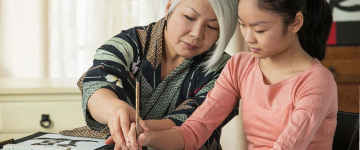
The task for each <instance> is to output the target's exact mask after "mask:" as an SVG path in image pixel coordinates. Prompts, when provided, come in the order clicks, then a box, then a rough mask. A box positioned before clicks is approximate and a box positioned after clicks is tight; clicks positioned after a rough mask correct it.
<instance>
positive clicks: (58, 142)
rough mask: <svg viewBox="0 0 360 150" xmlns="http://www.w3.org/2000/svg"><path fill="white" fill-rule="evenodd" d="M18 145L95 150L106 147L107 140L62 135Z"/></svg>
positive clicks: (40, 137) (42, 137) (41, 137)
mask: <svg viewBox="0 0 360 150" xmlns="http://www.w3.org/2000/svg"><path fill="white" fill-rule="evenodd" d="M16 144H21V145H40V146H41V145H53V146H61V147H71V150H93V149H96V148H99V147H102V146H105V140H102V139H93V138H81V137H72V136H64V135H61V134H45V135H42V136H39V137H36V138H34V139H31V140H27V141H25V142H21V143H16Z"/></svg>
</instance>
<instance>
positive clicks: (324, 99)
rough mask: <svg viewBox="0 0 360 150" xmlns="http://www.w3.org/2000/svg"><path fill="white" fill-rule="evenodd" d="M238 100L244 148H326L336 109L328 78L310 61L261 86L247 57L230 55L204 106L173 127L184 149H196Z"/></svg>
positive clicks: (256, 66)
mask: <svg viewBox="0 0 360 150" xmlns="http://www.w3.org/2000/svg"><path fill="white" fill-rule="evenodd" d="M240 98H241V104H242V117H243V123H244V128H245V133H246V139H247V144H248V145H247V149H250V150H253V149H274V150H275V149H276V150H280V149H286V150H290V149H296V150H303V149H307V150H331V149H332V142H333V138H334V133H335V127H336V116H337V111H338V101H337V88H336V83H335V81H334V77H333V75H332V74H331V73H330V72H329V71H328V70H327V69H326V68H325V67H324V66H322V65H321V63H320V62H319V60H317V59H314V61H313V62H312V65H311V67H310V68H308V69H307V70H305V71H303V72H302V73H300V74H297V75H295V76H293V77H290V78H288V79H286V80H283V81H281V82H278V83H276V84H273V85H265V84H264V82H263V76H262V72H261V70H260V68H259V59H257V58H254V57H253V56H252V54H251V53H238V54H236V55H234V56H233V57H232V58H231V59H230V60H229V61H228V63H227V65H226V66H225V68H224V70H223V71H222V73H221V75H220V77H219V78H218V79H217V81H216V83H215V87H214V89H213V90H211V91H210V92H209V93H208V95H207V98H206V100H205V101H204V103H203V104H202V105H201V106H200V107H198V108H197V110H196V111H195V112H194V113H193V114H192V115H191V116H190V118H189V119H187V120H186V122H185V123H184V124H183V125H182V126H181V127H175V129H177V130H179V131H180V132H181V133H182V135H183V136H184V139H185V149H186V150H190V149H191V150H192V149H199V148H200V147H201V145H202V144H203V143H205V141H206V140H207V139H208V138H209V137H210V135H211V133H212V132H213V131H214V130H215V128H216V127H218V126H219V125H220V123H221V122H222V121H223V120H224V119H225V118H226V117H227V116H228V114H229V113H230V112H231V110H232V109H233V108H234V106H235V105H236V104H237V103H238V101H239V99H240Z"/></svg>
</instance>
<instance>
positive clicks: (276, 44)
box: [238, 0, 294, 59]
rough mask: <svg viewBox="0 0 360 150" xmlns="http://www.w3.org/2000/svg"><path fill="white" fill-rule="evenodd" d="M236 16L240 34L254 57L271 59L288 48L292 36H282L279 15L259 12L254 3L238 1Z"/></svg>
mask: <svg viewBox="0 0 360 150" xmlns="http://www.w3.org/2000/svg"><path fill="white" fill-rule="evenodd" d="M238 15H239V24H240V30H241V33H242V35H243V37H244V39H245V41H246V43H247V44H248V46H249V47H250V51H251V52H252V53H253V56H254V57H256V58H259V59H263V58H267V57H272V56H275V55H277V54H280V53H281V52H284V51H285V50H287V49H288V48H289V47H290V45H291V43H292V41H293V39H294V35H292V34H290V32H287V33H286V34H284V30H283V29H284V25H283V21H282V18H281V17H280V16H279V15H275V14H270V13H269V12H266V11H262V10H259V9H258V8H257V7H256V2H253V1H248V0H242V1H240V3H239V13H238Z"/></svg>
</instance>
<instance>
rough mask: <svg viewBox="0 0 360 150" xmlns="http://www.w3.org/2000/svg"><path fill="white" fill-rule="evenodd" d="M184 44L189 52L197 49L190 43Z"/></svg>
mask: <svg viewBox="0 0 360 150" xmlns="http://www.w3.org/2000/svg"><path fill="white" fill-rule="evenodd" d="M183 43H184V45H185V47H186V48H187V49H189V50H193V49H195V48H197V47H196V46H194V45H191V44H189V43H186V42H183Z"/></svg>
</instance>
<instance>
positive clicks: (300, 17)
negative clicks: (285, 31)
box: [290, 12, 304, 33]
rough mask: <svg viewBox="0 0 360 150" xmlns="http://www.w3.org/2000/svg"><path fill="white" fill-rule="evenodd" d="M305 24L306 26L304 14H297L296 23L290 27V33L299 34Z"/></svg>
mask: <svg viewBox="0 0 360 150" xmlns="http://www.w3.org/2000/svg"><path fill="white" fill-rule="evenodd" d="M303 24H304V15H303V14H302V12H298V13H296V15H295V19H294V22H293V23H292V24H291V25H290V32H291V33H296V32H298V31H299V30H300V29H301V27H302V25H303Z"/></svg>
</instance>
